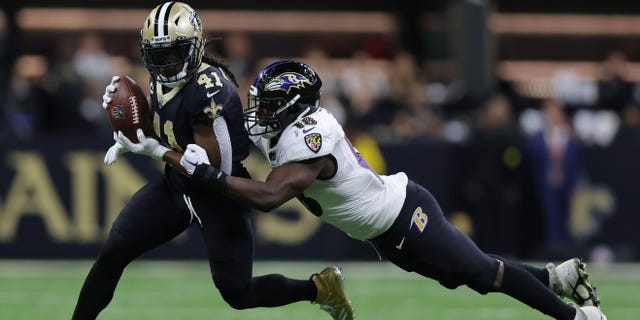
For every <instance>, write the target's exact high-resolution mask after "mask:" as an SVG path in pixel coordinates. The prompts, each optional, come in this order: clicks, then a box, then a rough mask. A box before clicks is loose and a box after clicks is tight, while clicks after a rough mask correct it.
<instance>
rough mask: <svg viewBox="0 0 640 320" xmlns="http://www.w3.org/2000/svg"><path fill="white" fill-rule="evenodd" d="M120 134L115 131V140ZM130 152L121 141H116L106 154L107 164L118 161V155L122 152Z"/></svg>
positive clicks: (105, 160) (105, 161)
mask: <svg viewBox="0 0 640 320" xmlns="http://www.w3.org/2000/svg"><path fill="white" fill-rule="evenodd" d="M117 136H118V135H117V134H116V133H115V132H114V133H113V140H115V139H116V137H117ZM127 152H129V150H127V148H125V147H123V146H122V145H121V144H120V142H118V141H116V143H114V144H113V145H112V146H111V148H109V150H107V154H105V155H104V163H105V164H106V165H111V164H113V163H114V162H116V160H118V157H119V156H120V155H121V154H125V153H127Z"/></svg>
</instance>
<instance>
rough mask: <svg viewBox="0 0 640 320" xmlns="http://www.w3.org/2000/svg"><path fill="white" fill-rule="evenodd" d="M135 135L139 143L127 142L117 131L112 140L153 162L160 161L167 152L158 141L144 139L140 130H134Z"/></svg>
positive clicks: (167, 149)
mask: <svg viewBox="0 0 640 320" xmlns="http://www.w3.org/2000/svg"><path fill="white" fill-rule="evenodd" d="M136 134H137V135H138V141H140V142H139V143H133V142H131V140H129V138H127V137H126V136H125V135H124V134H123V133H122V131H118V135H117V136H115V137H114V139H115V140H116V142H118V143H120V144H121V145H122V147H124V148H125V149H127V150H128V151H131V152H133V153H137V154H143V155H145V156H149V157H151V158H153V159H155V160H162V156H164V154H165V153H167V151H169V148H167V147H165V146H163V145H161V144H160V142H158V140H156V139H154V138H149V137H146V136H145V135H144V132H143V131H142V129H138V130H136Z"/></svg>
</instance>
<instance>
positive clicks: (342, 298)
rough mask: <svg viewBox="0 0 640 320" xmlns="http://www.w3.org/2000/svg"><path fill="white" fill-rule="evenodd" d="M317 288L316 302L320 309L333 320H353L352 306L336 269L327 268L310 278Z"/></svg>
mask: <svg viewBox="0 0 640 320" xmlns="http://www.w3.org/2000/svg"><path fill="white" fill-rule="evenodd" d="M311 280H313V282H314V283H315V284H316V287H317V288H318V296H317V298H316V301H314V302H312V303H317V304H319V305H320V309H322V310H324V311H326V312H328V313H329V314H330V315H331V317H333V319H334V320H353V318H354V317H353V311H354V310H353V306H352V305H351V301H350V300H349V298H348V297H347V293H346V292H345V291H344V277H343V276H342V272H340V269H338V268H337V267H327V268H325V269H324V270H322V272H320V273H316V274H314V275H312V276H311Z"/></svg>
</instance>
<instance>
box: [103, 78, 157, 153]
mask: <svg viewBox="0 0 640 320" xmlns="http://www.w3.org/2000/svg"><path fill="white" fill-rule="evenodd" d="M102 107H103V108H104V109H105V111H106V112H107V117H108V118H109V122H110V123H111V127H112V128H113V131H114V132H118V131H122V133H123V134H124V135H125V136H126V137H127V138H129V140H131V141H132V142H134V143H137V142H138V136H137V135H136V130H137V129H142V130H143V131H145V132H147V128H149V123H150V120H149V104H148V103H147V97H146V96H145V94H144V92H143V91H142V88H140V86H139V85H138V84H136V82H135V81H134V80H133V79H131V78H129V77H127V76H113V79H111V83H110V84H109V85H107V87H106V88H105V91H104V96H102Z"/></svg>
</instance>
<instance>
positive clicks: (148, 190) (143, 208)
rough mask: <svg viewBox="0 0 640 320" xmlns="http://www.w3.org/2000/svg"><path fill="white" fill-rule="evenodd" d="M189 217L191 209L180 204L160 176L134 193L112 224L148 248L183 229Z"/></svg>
mask: <svg viewBox="0 0 640 320" xmlns="http://www.w3.org/2000/svg"><path fill="white" fill-rule="evenodd" d="M189 218H190V216H189V213H188V212H187V211H186V210H185V209H184V208H182V207H180V206H178V205H177V203H176V201H175V196H174V195H173V194H172V193H171V192H170V190H169V188H168V187H167V185H166V184H165V181H164V180H163V179H157V180H154V181H152V182H149V183H148V184H146V185H145V186H143V187H142V188H141V189H140V190H138V191H137V192H136V193H135V194H134V195H133V196H132V198H131V200H129V202H127V204H126V205H125V207H124V208H123V209H122V211H121V212H120V214H119V215H118V217H117V218H116V220H115V221H114V223H113V226H112V228H113V230H115V231H117V232H118V233H119V234H120V236H121V237H123V238H125V239H127V240H128V241H129V242H132V243H135V245H136V246H139V247H141V248H143V249H149V248H153V247H155V246H157V245H159V244H162V243H164V242H167V241H169V240H171V239H173V238H174V237H175V236H177V235H178V234H180V233H181V232H182V231H184V230H185V229H186V228H187V227H188V226H189V224H190V223H189ZM112 232H113V231H112Z"/></svg>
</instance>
